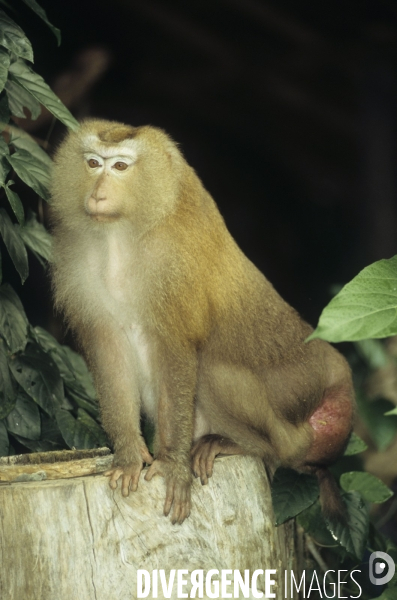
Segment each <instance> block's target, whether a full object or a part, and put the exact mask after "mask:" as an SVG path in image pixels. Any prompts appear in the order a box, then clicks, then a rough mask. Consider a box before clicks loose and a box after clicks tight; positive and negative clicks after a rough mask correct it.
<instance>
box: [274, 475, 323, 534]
mask: <svg viewBox="0 0 397 600" xmlns="http://www.w3.org/2000/svg"><path fill="white" fill-rule="evenodd" d="M318 494H319V488H318V483H317V478H316V477H314V476H313V475H306V474H304V473H297V472H296V471H293V470H292V469H283V468H280V469H277V471H276V473H275V475H274V478H273V482H272V499H273V509H274V515H275V519H276V525H281V524H282V523H284V522H285V521H287V520H288V519H291V518H292V517H295V516H296V515H298V514H299V513H300V512H302V510H304V509H305V508H307V507H308V506H310V505H311V504H313V503H314V502H315V501H316V500H317V498H318Z"/></svg>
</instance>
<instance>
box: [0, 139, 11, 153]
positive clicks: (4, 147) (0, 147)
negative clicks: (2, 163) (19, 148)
mask: <svg viewBox="0 0 397 600" xmlns="http://www.w3.org/2000/svg"><path fill="white" fill-rule="evenodd" d="M9 153H10V149H9V147H8V144H7V142H6V141H5V139H4V137H3V136H2V135H0V156H7V155H8V154H9Z"/></svg>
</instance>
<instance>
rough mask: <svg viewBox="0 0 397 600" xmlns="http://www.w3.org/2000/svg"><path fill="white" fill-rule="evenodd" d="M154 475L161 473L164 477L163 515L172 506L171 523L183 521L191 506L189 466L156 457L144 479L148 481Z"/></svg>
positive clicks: (166, 514)
mask: <svg viewBox="0 0 397 600" xmlns="http://www.w3.org/2000/svg"><path fill="white" fill-rule="evenodd" d="M155 475H161V476H162V477H164V478H165V485H166V494H165V503H164V515H165V516H166V517H167V516H168V515H169V513H170V511H171V507H172V514H171V521H172V523H173V524H175V523H179V524H181V523H183V521H184V520H185V519H186V518H187V517H188V516H189V515H190V507H191V503H190V487H191V484H192V475H191V472H190V468H189V466H186V465H184V464H180V463H177V462H175V461H173V460H171V459H169V458H157V459H156V460H155V461H154V462H153V464H152V465H151V467H149V469H148V472H147V473H146V475H145V479H146V481H150V480H151V479H152V477H154V476H155Z"/></svg>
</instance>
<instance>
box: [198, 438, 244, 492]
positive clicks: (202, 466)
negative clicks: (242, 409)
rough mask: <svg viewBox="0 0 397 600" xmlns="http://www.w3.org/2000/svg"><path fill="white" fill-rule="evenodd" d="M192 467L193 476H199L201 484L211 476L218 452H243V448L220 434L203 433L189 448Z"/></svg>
mask: <svg viewBox="0 0 397 600" xmlns="http://www.w3.org/2000/svg"><path fill="white" fill-rule="evenodd" d="M190 452H191V455H192V469H193V473H194V475H195V477H200V481H201V483H202V485H206V484H207V483H208V478H209V477H212V472H213V468H214V460H215V458H216V456H218V454H224V455H228V454H244V450H243V449H242V448H240V446H239V445H238V444H236V443H235V442H233V441H232V440H230V439H229V438H226V437H223V436H221V435H216V434H209V435H203V436H202V437H201V438H200V439H199V440H197V442H196V443H195V444H194V446H193V447H192V449H191V451H190Z"/></svg>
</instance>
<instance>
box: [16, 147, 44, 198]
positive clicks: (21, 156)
mask: <svg viewBox="0 0 397 600" xmlns="http://www.w3.org/2000/svg"><path fill="white" fill-rule="evenodd" d="M7 160H8V162H9V163H10V165H11V166H12V168H13V169H14V170H15V172H16V173H17V175H18V176H19V177H20V178H21V179H22V181H24V182H25V183H26V184H27V185H28V186H29V187H31V188H32V189H33V190H34V191H35V192H36V193H37V194H38V195H39V196H40V197H41V198H43V199H44V200H49V199H50V193H49V191H48V187H49V185H50V173H49V171H48V169H47V168H46V166H45V165H44V164H43V163H42V162H41V161H40V160H37V158H35V157H34V156H32V155H31V154H30V152H28V151H27V150H18V151H17V152H15V153H14V154H12V155H11V156H9V157H7Z"/></svg>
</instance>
